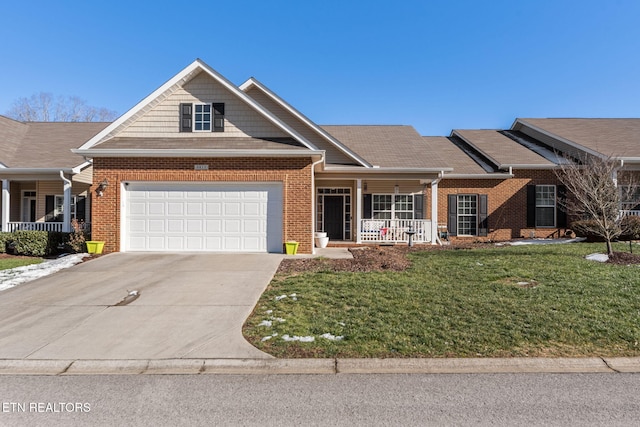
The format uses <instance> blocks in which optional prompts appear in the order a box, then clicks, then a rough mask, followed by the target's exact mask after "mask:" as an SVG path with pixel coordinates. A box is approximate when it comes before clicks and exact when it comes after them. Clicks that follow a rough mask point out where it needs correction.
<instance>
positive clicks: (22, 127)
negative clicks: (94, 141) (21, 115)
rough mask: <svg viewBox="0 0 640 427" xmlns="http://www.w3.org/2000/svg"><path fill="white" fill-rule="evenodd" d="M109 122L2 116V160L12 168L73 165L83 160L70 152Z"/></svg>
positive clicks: (0, 127)
mask: <svg viewBox="0 0 640 427" xmlns="http://www.w3.org/2000/svg"><path fill="white" fill-rule="evenodd" d="M107 125H108V123H99V122H28V123H22V122H17V121H15V120H11V119H8V118H6V117H0V162H2V164H4V165H5V166H7V167H11V168H73V167H75V166H78V165H79V164H81V163H83V159H82V157H80V156H78V155H77V154H73V153H72V152H71V149H72V148H79V147H80V146H81V145H82V144H84V143H85V142H87V141H88V140H89V139H90V138H91V137H92V136H94V135H95V134H97V133H98V132H100V131H101V130H102V129H104V128H105V127H106V126H107Z"/></svg>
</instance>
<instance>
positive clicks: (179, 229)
mask: <svg viewBox="0 0 640 427" xmlns="http://www.w3.org/2000/svg"><path fill="white" fill-rule="evenodd" d="M166 231H167V232H168V233H183V232H184V231H185V230H184V221H183V220H182V219H169V220H167V230H166Z"/></svg>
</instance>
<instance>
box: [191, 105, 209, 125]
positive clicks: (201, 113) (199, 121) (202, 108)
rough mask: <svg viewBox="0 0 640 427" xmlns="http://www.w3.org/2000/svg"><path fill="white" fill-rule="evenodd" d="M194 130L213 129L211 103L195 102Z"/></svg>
mask: <svg viewBox="0 0 640 427" xmlns="http://www.w3.org/2000/svg"><path fill="white" fill-rule="evenodd" d="M193 107H194V108H193V109H194V113H195V114H194V117H193V131H194V132H210V131H211V104H194V105H193Z"/></svg>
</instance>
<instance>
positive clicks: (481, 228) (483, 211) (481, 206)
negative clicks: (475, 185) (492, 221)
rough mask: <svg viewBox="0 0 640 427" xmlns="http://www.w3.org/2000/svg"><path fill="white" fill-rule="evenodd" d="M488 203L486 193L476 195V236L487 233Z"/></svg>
mask: <svg viewBox="0 0 640 427" xmlns="http://www.w3.org/2000/svg"><path fill="white" fill-rule="evenodd" d="M488 218H489V203H488V200H487V195H486V194H479V195H478V236H487V235H488V234H489V224H488Z"/></svg>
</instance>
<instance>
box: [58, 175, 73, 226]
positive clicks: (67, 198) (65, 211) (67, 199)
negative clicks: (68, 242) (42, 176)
mask: <svg viewBox="0 0 640 427" xmlns="http://www.w3.org/2000/svg"><path fill="white" fill-rule="evenodd" d="M60 178H62V181H63V182H64V202H63V205H62V232H64V233H69V232H71V181H70V180H68V179H67V178H66V177H65V176H64V172H62V171H60Z"/></svg>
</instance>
